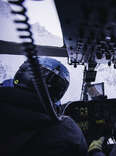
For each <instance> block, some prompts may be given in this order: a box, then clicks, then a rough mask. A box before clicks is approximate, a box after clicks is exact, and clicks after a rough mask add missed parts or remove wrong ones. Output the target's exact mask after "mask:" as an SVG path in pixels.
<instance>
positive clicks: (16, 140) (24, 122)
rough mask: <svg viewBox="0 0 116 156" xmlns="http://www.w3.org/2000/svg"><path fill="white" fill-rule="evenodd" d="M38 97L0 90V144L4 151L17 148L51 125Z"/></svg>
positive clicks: (15, 89) (11, 90) (21, 92)
mask: <svg viewBox="0 0 116 156" xmlns="http://www.w3.org/2000/svg"><path fill="white" fill-rule="evenodd" d="M41 105H42V104H40V103H39V102H38V97H37V96H36V95H35V94H33V93H30V92H28V91H25V90H22V89H17V88H5V87H4V88H0V124H1V126H0V127H1V130H0V132H1V133H0V138H1V139H0V144H1V145H2V146H4V147H2V148H1V149H2V150H3V149H4V148H5V149H6V151H14V149H17V148H19V147H20V146H21V145H22V144H24V143H25V142H26V141H27V140H28V139H30V138H31V137H32V136H33V135H35V133H37V132H38V133H39V131H41V130H42V129H43V128H46V127H48V126H50V124H53V121H52V120H51V118H50V117H49V116H48V115H46V114H44V112H42V109H41Z"/></svg>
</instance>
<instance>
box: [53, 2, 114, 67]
mask: <svg viewBox="0 0 116 156" xmlns="http://www.w3.org/2000/svg"><path fill="white" fill-rule="evenodd" d="M55 4H56V8H57V11H58V15H59V18H60V22H61V27H62V32H63V36H64V43H65V46H66V49H67V52H68V57H69V64H73V65H74V66H75V67H76V65H77V64H85V63H88V62H97V63H108V65H111V63H113V64H114V68H116V1H115V0H102V1H101V0H78V1H77V0H63V1H59V0H55Z"/></svg>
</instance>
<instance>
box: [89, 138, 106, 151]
mask: <svg viewBox="0 0 116 156" xmlns="http://www.w3.org/2000/svg"><path fill="white" fill-rule="evenodd" d="M104 139H105V137H101V138H99V139H98V140H94V141H92V143H91V144H90V146H89V148H88V152H90V151H93V150H100V151H102V145H103V142H104Z"/></svg>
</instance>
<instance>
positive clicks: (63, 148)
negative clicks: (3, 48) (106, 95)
mask: <svg viewBox="0 0 116 156" xmlns="http://www.w3.org/2000/svg"><path fill="white" fill-rule="evenodd" d="M38 60H39V62H40V64H41V75H42V78H43V79H44V80H45V81H46V83H47V87H48V91H49V94H50V97H51V99H52V102H53V103H54V104H55V103H59V102H58V101H60V99H61V98H62V96H63V95H64V93H65V92H66V90H67V88H68V86H69V72H68V70H67V69H66V67H65V66H64V65H62V64H61V63H60V62H59V61H57V60H55V59H52V58H47V57H38ZM29 71H30V68H29V65H28V61H26V62H24V64H23V65H21V67H20V68H19V70H18V71H17V73H16V75H15V76H14V80H13V83H14V90H15V92H14V99H13V103H10V104H9V105H8V108H7V107H6V106H5V105H4V106H3V107H4V109H3V110H4V112H5V113H4V114H3V115H4V118H5V125H4V126H5V127H6V132H7V133H6V135H3V134H4V129H3V133H2V137H3V143H1V141H0V143H1V145H0V146H1V147H2V148H1V150H0V154H1V153H2V152H3V153H2V155H5V154H6V153H8V154H6V155H10V154H14V155H17V156H18V155H25V156H26V155H27V154H29V155H43V156H44V155H45V156H87V155H88V151H87V150H88V148H87V144H86V140H85V138H84V135H83V133H82V131H81V129H80V128H79V127H78V125H77V124H76V123H75V122H74V121H73V120H72V119H71V118H70V117H68V116H62V117H61V120H57V121H56V120H55V121H54V120H53V119H52V118H51V116H49V115H47V114H46V113H45V112H44V111H43V109H42V107H41V106H42V105H43V104H42V103H38V98H37V96H36V91H35V89H34V87H33V84H32V75H31V74H30V72H29ZM38 77H39V75H38ZM41 92H42V94H44V92H43V91H42V90H41ZM9 94H10V93H9ZM8 98H9V99H10V98H11V96H10V95H9V97H8ZM15 98H16V99H17V100H15ZM46 107H47V106H46ZM6 109H8V111H6ZM7 112H9V113H7ZM5 114H6V115H5ZM8 125H9V126H8ZM4 148H5V149H4ZM1 151H2V152H1ZM4 152H5V154H4ZM40 153H41V154H40Z"/></svg>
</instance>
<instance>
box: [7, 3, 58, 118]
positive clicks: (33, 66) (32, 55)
mask: <svg viewBox="0 0 116 156" xmlns="http://www.w3.org/2000/svg"><path fill="white" fill-rule="evenodd" d="M24 1H25V0H9V1H8V2H9V4H10V5H11V8H12V7H13V6H16V7H20V8H21V9H20V11H19V10H18V11H17V10H15V9H11V13H12V14H14V15H21V16H22V17H23V18H24V19H15V20H14V22H15V23H16V24H18V26H17V31H19V32H23V33H27V34H26V35H24V34H23V35H19V38H20V39H23V42H22V45H23V47H24V51H25V55H26V57H27V59H28V62H29V70H30V74H31V76H32V82H33V85H34V87H35V90H36V92H37V95H38V97H39V102H40V104H42V106H43V109H44V111H45V113H47V114H48V115H50V117H52V118H53V119H55V120H59V119H60V118H59V117H58V116H57V114H56V112H55V109H54V107H53V103H52V101H51V98H50V95H49V92H48V88H47V84H46V82H44V80H43V79H42V76H41V72H40V68H41V65H40V63H39V61H38V59H37V58H38V56H37V52H36V46H35V45H34V40H33V36H32V32H31V30H30V29H31V26H30V24H29V23H28V20H29V18H28V16H27V15H26V11H27V10H26V8H25V7H24V6H23V2H24ZM19 24H23V25H24V28H22V27H20V26H19ZM38 75H39V78H38ZM41 91H43V93H41Z"/></svg>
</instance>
